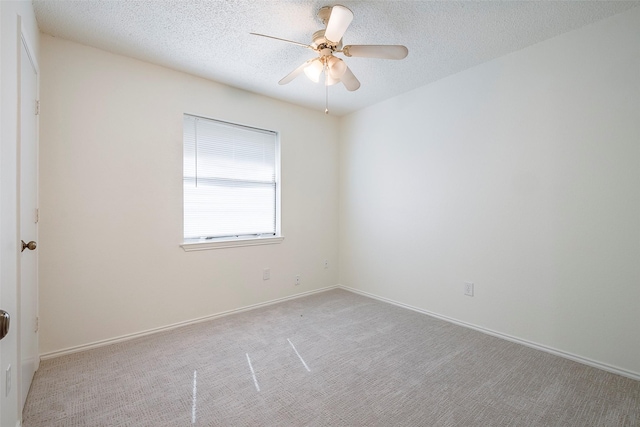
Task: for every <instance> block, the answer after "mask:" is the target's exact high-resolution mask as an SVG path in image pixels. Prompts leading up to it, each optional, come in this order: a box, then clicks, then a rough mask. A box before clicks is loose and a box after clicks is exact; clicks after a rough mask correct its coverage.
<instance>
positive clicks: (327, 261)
mask: <svg viewBox="0 0 640 427" xmlns="http://www.w3.org/2000/svg"><path fill="white" fill-rule="evenodd" d="M324 268H329V260H328V259H325V260H324Z"/></svg>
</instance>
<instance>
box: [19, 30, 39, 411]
mask: <svg viewBox="0 0 640 427" xmlns="http://www.w3.org/2000/svg"><path fill="white" fill-rule="evenodd" d="M37 95H38V75H37V71H36V66H35V64H34V62H33V61H32V59H31V55H30V54H29V49H28V46H27V45H26V44H25V42H24V40H23V41H22V43H21V51H20V144H19V147H20V153H19V155H20V171H19V174H18V177H19V184H18V186H19V187H18V188H19V197H20V202H19V206H20V238H21V239H22V240H23V241H24V243H25V244H29V246H28V247H26V248H24V249H23V251H22V253H21V254H20V282H19V283H20V294H19V301H20V322H19V329H20V339H19V342H20V344H19V346H20V368H21V369H20V374H21V375H20V399H21V401H20V404H21V406H20V410H21V411H22V408H23V407H24V403H25V401H26V399H27V393H28V392H29V387H30V386H31V380H32V379H33V375H34V373H35V371H36V369H38V362H39V356H38V333H37V331H38V324H37V316H38V251H37V250H36V247H37V243H36V242H37V241H38V229H37V222H38V211H37V206H38V204H37V201H38V173H37V172H38V148H37V147H38V145H37V141H38V137H37V135H38V122H37V114H38V111H37V108H38V106H37V101H36V100H37ZM23 247H24V245H23Z"/></svg>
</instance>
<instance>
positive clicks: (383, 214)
mask: <svg viewBox="0 0 640 427" xmlns="http://www.w3.org/2000/svg"><path fill="white" fill-rule="evenodd" d="M341 138H342V141H341V146H340V193H341V194H340V223H339V224H340V283H341V284H342V285H345V286H348V287H352V288H355V289H358V290H361V291H365V292H369V293H372V294H374V295H377V296H380V297H384V298H388V299H391V300H395V301H397V302H401V303H404V304H408V305H412V306H414V307H417V308H419V309H422V310H425V311H430V312H433V313H436V314H439V315H443V316H448V317H450V318H453V319H456V320H459V321H462V322H467V323H470V324H473V325H477V326H479V327H482V328H486V329H489V330H493V331H497V332H499V333H502V334H507V335H511V336H514V337H516V338H519V339H522V340H527V341H530V342H533V343H537V344H540V345H543V346H547V347H550V348H554V349H558V350H561V351H563V352H567V353H571V354H575V355H577V356H579V357H581V358H584V359H591V360H593V361H596V362H598V363H601V364H604V365H609V366H611V367H614V368H618V369H620V370H622V371H626V372H627V373H631V374H632V375H636V376H638V375H640V339H639V335H638V325H640V309H639V306H638V304H639V302H640V8H635V9H632V10H631V11H628V12H626V13H624V14H622V15H617V16H614V17H612V18H610V19H607V20H605V21H601V22H599V23H596V24H594V25H591V26H588V27H584V28H583V29H580V30H577V31H573V32H571V33H567V34H565V35H562V36H559V37H556V38H554V39H551V40H548V41H546V42H543V43H540V44H537V45H534V46H532V47H530V48H527V49H524V50H522V51H519V52H516V53H513V54H510V55H508V56H505V57H502V58H499V59H497V60H494V61H491V62H489V63H486V64H484V65H481V66H478V67H475V68H473V69H470V70H467V71H465V72H462V73H459V74H457V75H454V76H451V77H449V78H446V79H443V80H441V81H438V82H436V83H434V84H431V85H428V86H425V87H422V88H420V89H417V90H414V91H412V92H409V93H406V94H404V95H402V96H398V97H396V98H394V99H391V100H388V101H386V102H383V103H380V104H377V105H375V106H372V107H370V108H367V109H365V110H362V111H359V112H356V113H354V114H352V115H350V116H347V117H346V118H344V120H343V122H342V131H341ZM464 281H472V282H475V286H476V295H475V296H474V297H473V298H471V297H467V296H464V295H463V282H464Z"/></svg>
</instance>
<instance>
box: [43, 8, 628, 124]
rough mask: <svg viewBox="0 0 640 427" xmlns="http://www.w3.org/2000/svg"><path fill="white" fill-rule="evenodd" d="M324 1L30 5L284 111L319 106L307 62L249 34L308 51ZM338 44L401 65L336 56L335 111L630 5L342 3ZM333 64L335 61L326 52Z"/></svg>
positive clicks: (49, 26) (73, 35) (131, 52)
mask: <svg viewBox="0 0 640 427" xmlns="http://www.w3.org/2000/svg"><path fill="white" fill-rule="evenodd" d="M334 4H336V3H334V2H331V1H327V0H322V1H318V0H280V1H269V0H219V1H198V0H182V1H168V0H153V1H151V0H147V1H133V0H126V1H118V0H103V1H96V0H93V1H87V0H84V1H45V0H34V1H33V5H34V9H35V13H36V18H37V20H38V25H39V27H40V30H41V31H42V32H44V33H47V34H50V35H53V36H55V37H60V38H64V39H68V40H72V41H75V42H79V43H82V44H85V45H89V46H94V47H97V48H100V49H104V50H107V51H110V52H114V53H118V54H122V55H126V56H130V57H133V58H138V59H141V60H144V61H148V62H151V63H155V64H159V65H163V66H166V67H169V68H173V69H176V70H181V71H185V72H188V73H191V74H194V75H197V76H201V77H204V78H207V79H211V80H215V81H218V82H221V83H225V84H227V85H230V86H235V87H238V88H242V89H246V90H248V91H252V92H256V93H260V94H263V95H267V96H270V97H273V98H278V99H282V100H285V101H289V102H292V103H295V104H299V105H302V106H306V107H311V108H314V109H317V110H323V109H324V101H325V93H324V86H322V85H321V84H317V83H312V82H311V81H310V80H309V79H307V78H306V77H305V75H304V74H302V75H300V76H299V77H298V78H297V79H296V80H294V81H293V82H292V83H290V84H288V85H286V86H280V85H278V81H279V80H280V79H281V78H282V77H284V76H285V75H286V74H288V73H289V72H290V71H292V70H293V69H294V68H296V67H297V66H298V65H300V64H302V63H303V62H304V61H305V60H307V59H310V58H313V57H314V56H315V55H316V54H315V53H314V52H312V51H310V50H308V49H305V48H302V47H299V46H296V45H293V44H288V43H283V42H279V41H276V40H271V39H267V38H263V37H256V36H252V35H250V34H249V33H250V32H257V33H262V34H269V35H272V36H275V37H280V38H285V39H289V40H295V41H298V42H302V43H311V35H312V34H313V32H314V31H316V30H319V29H321V28H322V23H321V22H320V21H319V20H318V18H317V16H316V13H317V11H318V10H319V9H320V8H321V7H322V6H327V5H334ZM339 4H342V5H344V6H346V7H348V8H349V9H351V10H352V11H353V13H354V19H353V22H352V23H351V26H350V27H349V29H348V30H347V32H346V34H345V36H344V43H345V44H404V45H406V46H407V47H408V48H409V56H408V57H407V58H406V59H404V60H402V61H393V60H383V59H370V58H346V62H347V64H348V65H349V67H350V68H351V69H352V70H353V72H354V74H355V75H356V76H357V77H358V79H359V80H360V82H361V84H362V86H361V87H360V89H359V90H357V91H355V92H348V91H347V90H346V89H345V88H344V86H342V85H341V84H339V85H335V86H331V87H330V88H329V104H330V109H331V113H332V114H335V115H342V114H345V113H349V112H352V111H355V110H357V109H360V108H363V107H366V106H368V105H371V104H374V103H376V102H379V101H381V100H384V99H387V98H390V97H392V96H395V95H397V94H400V93H403V92H406V91H409V90H411V89H414V88H416V87H419V86H423V85H425V84H428V83H430V82H433V81H435V80H438V79H441V78H443V77H445V76H448V75H451V74H454V73H457V72H459V71H462V70H465V69H467V68H470V67H472V66H474V65H477V64H480V63H482V62H485V61H488V60H491V59H493V58H497V57H499V56H502V55H505V54H507V53H509V52H513V51H516V50H519V49H522V48H524V47H526V46H530V45H532V44H534V43H538V42H540V41H543V40H545V39H548V38H551V37H554V36H556V35H558V34H561V33H564V32H567V31H571V30H573V29H576V28H579V27H581V26H584V25H587V24H589V23H592V22H595V21H597V20H600V19H603V18H606V17H608V16H611V15H614V14H616V13H620V12H623V11H625V10H627V9H630V8H632V7H634V6H638V5H640V1H559V2H558V1H347V0H339ZM338 56H340V57H342V55H338Z"/></svg>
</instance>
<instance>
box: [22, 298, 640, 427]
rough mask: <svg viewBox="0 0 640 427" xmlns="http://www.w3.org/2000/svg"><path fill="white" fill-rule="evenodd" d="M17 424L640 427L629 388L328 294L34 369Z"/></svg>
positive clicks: (635, 393)
mask: <svg viewBox="0 0 640 427" xmlns="http://www.w3.org/2000/svg"><path fill="white" fill-rule="evenodd" d="M23 426H24V427H40V426H46V427H54V426H65V427H79V426H132V427H134V426H135V427H138V426H153V427H161V426H581V427H583V426H612V427H613V426H616V427H619V426H640V382H639V381H634V380H631V379H628V378H625V377H621V376H618V375H615V374H611V373H608V372H605V371H602V370H599V369H595V368H592V367H589V366H586V365H582V364H580V363H576V362H573V361H570V360H567V359H564V358H561V357H557V356H554V355H551V354H548V353H545V352H542V351H538V350H535V349H532V348H529V347H525V346H522V345H519V344H515V343H512V342H509V341H505V340H502V339H499V338H495V337H492V336H489V335H486V334H483V333H480V332H477V331H474V330H471V329H468V328H464V327H461V326H457V325H454V324H451V323H448V322H445V321H441V320H438V319H435V318H432V317H429V316H426V315H423V314H420V313H416V312H413V311H410V310H407V309H403V308H400V307H397V306H394V305H391V304H386V303H383V302H380V301H376V300H373V299H370V298H367V297H364V296H361V295H357V294H353V293H351V292H347V291H344V290H331V291H327V292H322V293H318V294H314V295H311V296H307V297H304V298H299V299H295V300H290V301H286V302H282V303H278V304H274V305H271V306H267V307H262V308H259V309H256V310H252V311H247V312H243V313H238V314H234V315H230V316H226V317H222V318H218V319H215V320H212V321H208V322H203V323H198V324H195V325H190V326H185V327H182V328H179V329H175V330H171V331H166V332H162V333H158V334H154V335H151V336H147V337H142V338H138V339H135V340H130V341H127V342H123V343H118V344H113V345H109V346H105V347H101V348H96V349H93V350H88V351H84V352H81V353H75V354H71V355H67V356H62V357H58V358H55V359H49V360H45V361H43V362H42V363H41V364H40V368H39V370H38V371H37V372H36V375H35V378H34V381H33V384H32V386H31V390H30V392H29V396H28V398H27V403H26V406H25V409H24V413H23Z"/></svg>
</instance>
